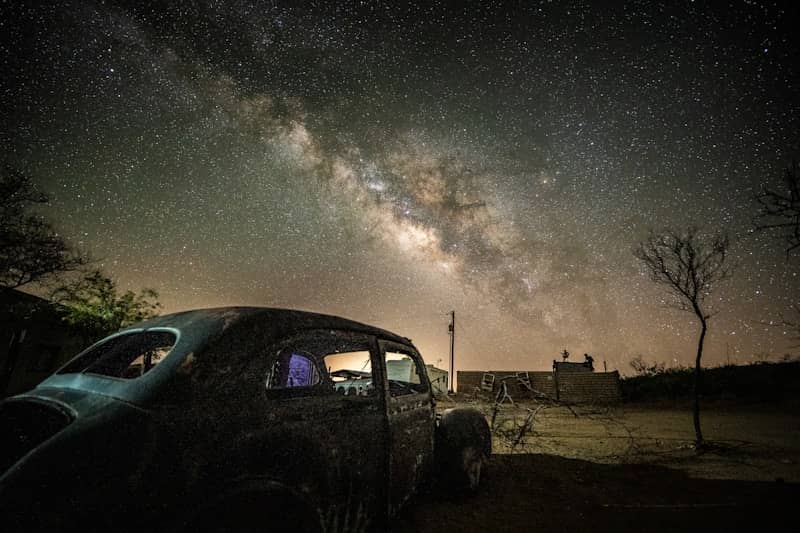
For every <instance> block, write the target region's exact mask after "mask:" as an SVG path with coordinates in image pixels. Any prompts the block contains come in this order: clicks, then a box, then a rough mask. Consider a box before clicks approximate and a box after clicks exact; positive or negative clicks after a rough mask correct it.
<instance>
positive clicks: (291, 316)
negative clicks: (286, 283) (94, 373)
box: [120, 306, 411, 345]
mask: <svg viewBox="0 0 800 533" xmlns="http://www.w3.org/2000/svg"><path fill="white" fill-rule="evenodd" d="M243 323H248V324H253V323H262V324H263V325H264V327H265V328H267V329H269V330H271V332H272V333H274V334H286V333H291V332H293V331H303V330H308V329H333V330H347V331H356V332H360V333H365V334H370V335H375V336H377V337H380V338H382V339H386V340H391V341H394V342H398V343H401V344H407V345H411V340H410V339H408V338H406V337H401V336H400V335H397V334H395V333H392V332H391V331H387V330H385V329H381V328H377V327H375V326H370V325H367V324H363V323H361V322H356V321H354V320H350V319H347V318H342V317H338V316H333V315H326V314H322V313H314V312H310V311H301V310H297V309H282V308H276V307H244V306H236V307H215V308H209V309H194V310H190V311H181V312H178V313H172V314H169V315H163V316H158V317H155V318H151V319H149V320H146V321H144V322H140V323H138V324H134V325H131V326H130V327H128V328H125V329H123V330H121V331H120V333H124V332H126V331H131V330H142V329H150V328H174V329H177V330H179V331H181V332H182V333H184V334H185V333H187V332H192V331H193V332H194V333H195V334H197V335H202V336H203V337H205V338H209V337H215V336H216V335H217V334H220V333H224V332H225V331H227V330H228V329H229V328H231V327H233V326H236V325H239V324H243Z"/></svg>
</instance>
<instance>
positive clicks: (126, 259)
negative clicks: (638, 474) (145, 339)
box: [0, 1, 800, 372]
mask: <svg viewBox="0 0 800 533" xmlns="http://www.w3.org/2000/svg"><path fill="white" fill-rule="evenodd" d="M366 4H367V5H362V6H358V7H353V6H349V5H346V3H339V2H330V3H307V4H303V5H302V6H299V7H298V6H296V5H295V3H289V2H286V3H274V2H273V3H256V2H243V1H238V2H229V3H223V2H165V3H164V5H161V6H158V5H152V4H150V5H148V6H147V7H142V6H140V5H139V3H138V2H131V3H127V2H106V3H103V4H95V3H92V2H80V3H77V4H68V3H64V4H62V5H59V6H57V7H54V8H42V7H34V6H33V5H31V6H24V5H16V6H13V7H9V6H7V5H4V6H3V7H2V9H3V11H4V13H3V17H2V27H0V34H2V35H3V37H2V54H3V56H2V69H3V79H2V81H0V83H2V95H3V103H2V119H3V120H2V127H1V128H0V138H2V141H3V143H4V148H5V150H4V154H3V155H4V158H5V159H6V162H7V163H8V164H12V165H14V166H17V167H19V168H21V169H24V170H25V171H26V172H27V173H28V174H30V175H31V176H32V177H33V178H34V180H35V181H36V183H37V184H38V185H39V186H40V187H41V188H42V189H43V190H45V191H47V192H49V193H50V195H51V196H52V199H53V201H52V205H51V206H50V208H49V209H48V210H47V211H46V212H45V214H46V215H47V216H48V217H50V218H51V219H52V220H53V221H54V222H55V223H56V225H57V226H58V227H59V228H60V229H61V230H62V231H63V233H64V234H65V235H67V237H68V238H69V239H70V240H71V241H72V242H74V243H75V244H77V245H79V246H81V247H84V248H85V249H87V250H89V251H90V252H91V253H92V255H93V256H95V257H96V258H98V262H99V264H100V265H101V266H102V267H103V268H104V269H105V270H106V271H107V272H108V273H109V274H110V275H112V276H114V277H115V278H116V279H118V280H119V281H120V283H121V285H122V286H123V287H125V288H134V289H136V288H140V287H143V286H149V287H153V288H155V289H156V290H158V291H159V293H160V294H161V299H162V302H163V303H164V304H165V308H166V310H167V311H173V310H179V309H185V308H191V307H199V306H203V307H205V306H217V305H238V304H246V305H270V306H284V307H296V308H303V309H309V310H314V311H321V312H328V313H334V314H342V315H345V316H348V317H351V318H354V319H357V320H362V321H366V322H369V323H373V324H376V325H379V326H383V327H386V328H388V329H391V330H393V331H396V332H398V333H401V334H403V335H407V336H409V337H411V338H412V339H413V340H414V341H415V342H416V343H417V344H418V346H419V347H420V349H421V350H422V352H423V355H425V356H426V359H427V360H428V361H429V362H431V363H437V362H438V361H439V360H440V359H441V360H444V359H446V354H447V343H448V336H447V322H448V319H449V317H448V312H449V311H450V310H451V309H452V310H455V311H456V315H457V319H458V329H457V341H456V356H457V363H456V365H457V367H458V368H461V369H485V368H507V369H514V368H521V367H525V368H528V369H542V368H547V367H548V366H549V364H550V362H551V361H552V359H554V358H556V357H558V353H559V352H560V351H561V350H562V349H564V348H566V349H568V350H569V351H570V352H572V353H577V354H582V353H584V352H590V353H592V354H593V355H594V357H595V360H596V361H598V362H602V361H605V362H606V364H607V366H608V367H609V369H620V370H622V371H623V372H625V371H628V370H629V368H628V366H627V362H628V361H629V360H630V359H631V358H632V357H634V356H635V355H637V354H641V355H642V356H643V357H644V358H645V359H647V360H650V361H664V362H666V363H667V364H687V363H689V362H690V361H691V359H692V357H693V350H694V342H695V336H696V333H697V326H696V324H694V322H693V317H692V316H691V315H689V314H685V313H684V314H682V313H679V312H677V311H674V310H671V309H669V308H668V307H666V305H665V304H667V303H668V301H667V298H666V295H665V294H663V293H662V292H660V289H659V288H658V287H655V286H653V285H652V284H651V283H650V282H649V281H648V279H647V278H646V277H645V276H643V272H642V271H641V269H640V267H639V265H638V264H637V263H636V260H635V258H634V257H633V255H632V254H631V250H632V248H633V246H634V245H635V243H636V242H637V241H639V240H641V239H642V238H643V237H644V236H645V235H646V233H647V231H648V230H649V228H651V227H653V228H659V227H666V226H672V227H676V228H679V227H685V226H687V225H689V224H700V225H702V226H704V227H707V228H708V229H710V230H718V229H724V230H726V231H728V232H729V233H730V234H731V236H732V237H733V238H734V242H735V245H734V250H733V252H734V256H735V259H736V260H737V262H738V263H739V266H738V269H737V271H736V275H735V277H734V279H733V280H732V281H730V282H728V283H727V284H726V285H724V286H721V287H718V288H717V289H716V292H715V297H714V299H713V305H714V309H715V311H718V315H716V316H715V317H714V319H713V320H712V323H711V329H710V337H709V344H708V350H707V362H708V364H709V365H714V364H721V363H724V362H726V361H728V360H730V361H732V362H742V363H744V362H749V361H753V360H756V359H764V358H772V360H775V359H776V358H779V357H781V356H782V355H783V354H784V353H786V352H787V351H788V350H789V346H790V345H791V344H792V343H791V341H790V339H789V337H790V336H791V332H786V331H784V330H783V329H781V328H777V327H772V326H769V325H768V323H769V322H770V321H773V322H776V321H780V319H781V315H782V314H785V313H787V312H789V309H790V306H791V304H792V303H793V302H796V301H798V298H800V294H798V293H799V292H800V291H799V290H798V279H797V270H798V265H800V258H790V259H788V260H787V258H786V255H785V254H784V251H783V248H782V246H783V245H782V243H781V242H780V241H779V240H778V239H776V238H775V237H774V236H772V235H769V234H761V233H753V231H752V219H753V217H754V215H755V213H756V209H757V207H756V204H755V202H754V200H753V195H754V194H755V192H756V191H758V190H759V188H760V187H761V186H763V185H768V184H774V183H777V182H778V180H779V177H780V173H781V168H783V167H785V166H786V165H787V164H788V163H789V162H790V161H791V159H792V158H793V157H798V154H800V150H799V149H798V148H799V147H798V134H797V132H798V117H799V116H800V98H798V96H800V95H798V87H799V85H798V72H797V66H796V65H795V61H794V58H796V57H798V43H797V40H796V38H795V37H794V35H795V34H796V32H795V31H793V28H790V26H789V24H790V21H791V19H792V15H793V13H791V12H786V11H785V10H784V9H783V8H781V7H780V6H779V5H775V4H770V3H760V2H742V3H737V4H735V5H734V6H733V7H730V8H725V9H720V10H716V9H714V8H710V7H704V6H697V5H695V3H685V4H684V3H676V4H675V5H674V6H664V5H660V4H657V3H651V2H628V3H625V4H622V5H618V6H616V7H613V8H607V7H605V6H603V5H602V3H597V4H595V3H592V2H559V3H556V4H557V5H553V4H551V3H549V2H531V3H526V5H525V7H524V8H522V7H519V6H517V5H516V4H509V5H504V4H502V3H496V2H481V3H480V4H477V3H476V4H475V5H467V6H466V7H463V8H458V9H455V8H447V7H446V6H444V5H442V6H440V5H438V4H430V5H428V3H425V5H424V6H415V5H410V6H406V7H396V6H394V5H392V6H391V7H390V6H388V5H381V4H375V3H366ZM510 6H514V7H510ZM440 364H441V365H445V364H446V363H444V362H440Z"/></svg>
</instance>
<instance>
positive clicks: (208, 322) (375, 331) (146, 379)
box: [27, 307, 413, 404]
mask: <svg viewBox="0 0 800 533" xmlns="http://www.w3.org/2000/svg"><path fill="white" fill-rule="evenodd" d="M239 326H243V327H244V328H245V329H251V330H252V329H253V328H255V329H261V330H263V332H264V334H265V335H266V336H267V337H273V338H276V339H277V338H280V337H281V336H285V335H291V334H294V333H299V332H302V331H304V330H320V329H330V330H344V331H351V332H358V333H364V334H367V335H374V336H375V337H377V338H379V339H384V340H389V341H393V342H396V343H399V344H403V345H406V346H409V347H413V344H412V343H411V340H410V339H407V338H405V337H401V336H399V335H396V334H394V333H392V332H390V331H386V330H384V329H380V328H376V327H374V326H369V325H366V324H362V323H360V322H356V321H353V320H348V319H346V318H341V317H337V316H332V315H324V314H320V313H311V312H308V311H299V310H294V309H279V308H272V307H217V308H211V309H195V310H191V311H182V312H178V313H172V314H169V315H163V316H159V317H155V318H151V319H149V320H146V321H144V322H139V323H138V324H133V325H131V326H130V327H127V328H124V329H122V330H120V331H118V332H117V333H115V334H113V335H111V336H109V337H106V338H104V339H102V340H101V341H99V342H98V343H96V344H95V345H93V346H92V347H89V348H87V350H84V351H83V352H81V354H79V355H78V356H76V357H81V356H82V355H83V354H84V353H86V351H88V350H91V349H92V348H93V347H94V346H97V345H99V344H101V343H104V342H106V341H108V340H109V339H111V338H113V337H117V336H121V335H126V334H129V333H136V332H143V331H147V330H150V331H159V330H161V331H164V330H166V331H171V332H173V333H175V334H177V343H176V344H175V346H174V347H173V349H172V350H171V352H170V355H169V357H168V358H167V359H166V360H165V361H164V362H163V363H161V364H159V365H157V366H156V367H154V368H153V369H152V370H151V371H150V372H148V373H146V374H144V375H143V376H141V377H139V378H136V379H131V380H124V379H117V378H109V377H107V376H97V375H92V374H85V373H82V372H78V373H62V372H61V371H58V372H56V373H55V374H53V375H51V376H50V377H48V378H47V379H46V380H44V381H43V382H42V383H41V384H39V386H38V387H37V388H36V389H34V390H33V391H31V392H29V393H27V395H38V396H43V395H44V396H47V395H52V393H53V391H57V390H59V389H64V388H67V389H76V390H81V391H85V392H91V393H95V394H102V395H105V396H110V397H113V398H117V399H120V400H124V401H126V402H130V403H133V404H141V403H143V402H144V401H146V399H147V398H149V397H151V396H152V395H153V394H154V393H155V392H156V391H157V390H158V389H160V388H161V386H163V385H164V384H165V383H167V382H168V381H169V380H170V379H171V376H173V375H174V374H175V372H176V371H178V367H179V366H180V365H182V364H183V362H184V361H186V360H187V358H190V357H192V356H193V355H194V354H197V356H198V357H199V359H201V360H202V359H204V356H203V352H204V351H205V348H206V347H208V346H210V345H211V344H213V343H214V342H216V340H218V339H221V338H224V336H225V334H226V333H227V332H228V331H229V330H230V331H235V330H239V331H241V330H240V329H239ZM231 328H234V329H233V330H232V329H231ZM68 365H69V363H68Z"/></svg>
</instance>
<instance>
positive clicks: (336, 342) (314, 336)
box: [266, 331, 377, 396]
mask: <svg viewBox="0 0 800 533" xmlns="http://www.w3.org/2000/svg"><path fill="white" fill-rule="evenodd" d="M373 343H374V341H373V340H372V337H369V336H366V335H361V334H354V333H349V332H343V331H309V332H305V333H302V334H300V335H296V336H294V337H292V338H289V339H286V340H284V341H282V342H280V343H279V344H278V345H277V346H276V347H275V348H274V350H271V351H272V353H274V354H275V359H274V360H273V361H272V363H271V366H270V370H269V372H268V375H267V379H266V388H267V389H268V390H276V389H278V390H279V389H292V390H293V391H294V392H293V393H292V394H293V395H295V394H306V393H308V394H339V395H344V396H375V395H376V391H375V387H374V383H376V382H377V380H374V379H373V365H372V354H371V352H370V347H371V345H372V344H373ZM304 390H305V391H306V392H303V391H304Z"/></svg>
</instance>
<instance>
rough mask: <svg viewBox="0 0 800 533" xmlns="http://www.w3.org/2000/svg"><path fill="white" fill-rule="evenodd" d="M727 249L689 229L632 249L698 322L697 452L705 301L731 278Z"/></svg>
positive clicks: (722, 238)
mask: <svg viewBox="0 0 800 533" xmlns="http://www.w3.org/2000/svg"><path fill="white" fill-rule="evenodd" d="M729 247H730V241H729V239H728V237H727V235H724V234H717V235H713V236H710V237H705V236H703V235H701V234H700V232H699V230H698V229H697V228H696V227H689V228H688V229H687V230H686V231H685V232H676V231H673V230H669V229H667V230H663V231H661V232H653V231H651V232H650V236H649V237H648V238H647V240H645V241H644V242H641V243H639V244H638V245H637V246H636V248H635V249H634V255H635V256H636V257H637V258H638V259H639V260H640V261H641V262H642V264H643V265H644V267H645V270H646V271H647V273H648V274H649V275H650V279H652V280H653V281H654V282H655V283H657V284H659V285H662V286H664V287H665V288H666V289H667V291H668V292H669V293H670V294H671V295H672V296H673V298H674V304H675V306H676V307H677V308H679V309H681V310H683V311H689V312H692V313H694V314H695V316H696V317H697V319H698V321H699V322H700V338H699V339H698V341H697V355H696V357H695V365H694V385H693V396H694V409H693V418H694V431H695V441H696V445H697V448H698V449H700V448H701V447H702V446H703V433H702V431H701V428H700V378H701V375H700V372H701V359H702V357H703V342H704V341H705V337H706V330H707V329H708V320H709V319H710V318H711V316H712V313H711V312H710V311H709V309H708V308H707V306H706V298H707V297H708V296H710V295H711V291H712V290H713V289H714V288H715V287H716V286H717V284H719V282H721V281H723V280H725V279H727V278H728V277H729V276H730V274H731V271H732V267H731V265H730V260H729V257H728V248H729Z"/></svg>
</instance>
